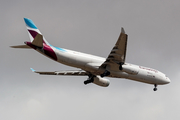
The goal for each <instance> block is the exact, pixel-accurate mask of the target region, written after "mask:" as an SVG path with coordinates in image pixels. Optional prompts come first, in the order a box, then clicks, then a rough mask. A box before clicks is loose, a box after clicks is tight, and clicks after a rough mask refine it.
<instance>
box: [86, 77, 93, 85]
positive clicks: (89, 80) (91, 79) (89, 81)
mask: <svg viewBox="0 0 180 120" xmlns="http://www.w3.org/2000/svg"><path fill="white" fill-rule="evenodd" d="M92 82H94V76H89V78H88V80H86V81H84V84H85V85H87V84H89V83H92Z"/></svg>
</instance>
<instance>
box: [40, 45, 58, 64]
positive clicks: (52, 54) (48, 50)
mask: <svg viewBox="0 0 180 120" xmlns="http://www.w3.org/2000/svg"><path fill="white" fill-rule="evenodd" d="M43 46H44V47H43V50H44V53H45V54H46V55H48V56H49V57H51V58H52V59H53V60H55V61H57V56H56V54H55V52H54V51H53V49H52V48H51V47H50V46H48V45H46V44H43Z"/></svg>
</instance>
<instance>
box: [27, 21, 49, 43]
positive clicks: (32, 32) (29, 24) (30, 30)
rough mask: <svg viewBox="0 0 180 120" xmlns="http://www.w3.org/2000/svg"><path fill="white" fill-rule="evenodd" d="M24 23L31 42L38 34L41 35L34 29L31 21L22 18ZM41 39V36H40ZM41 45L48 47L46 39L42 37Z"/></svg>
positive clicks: (34, 26)
mask: <svg viewBox="0 0 180 120" xmlns="http://www.w3.org/2000/svg"><path fill="white" fill-rule="evenodd" d="M24 21H25V23H26V27H27V30H28V34H29V37H30V40H31V42H33V40H34V39H35V38H36V36H37V35H38V34H40V35H42V34H41V32H40V31H39V29H38V28H37V27H36V25H35V24H34V23H33V21H32V20H31V19H28V18H24ZM42 37H43V36H42ZM43 43H45V44H47V45H50V44H49V43H48V42H47V41H46V39H45V38H44V37H43Z"/></svg>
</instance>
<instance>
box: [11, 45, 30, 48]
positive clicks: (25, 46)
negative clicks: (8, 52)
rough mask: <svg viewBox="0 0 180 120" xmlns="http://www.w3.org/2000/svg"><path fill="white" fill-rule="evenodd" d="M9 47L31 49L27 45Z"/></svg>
mask: <svg viewBox="0 0 180 120" xmlns="http://www.w3.org/2000/svg"><path fill="white" fill-rule="evenodd" d="M10 47H12V48H31V47H29V46H27V45H16V46H10Z"/></svg>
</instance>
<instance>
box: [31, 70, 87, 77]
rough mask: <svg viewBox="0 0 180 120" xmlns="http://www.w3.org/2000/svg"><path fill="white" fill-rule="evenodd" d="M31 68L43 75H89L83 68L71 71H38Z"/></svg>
mask: <svg viewBox="0 0 180 120" xmlns="http://www.w3.org/2000/svg"><path fill="white" fill-rule="evenodd" d="M31 70H32V71H33V72H35V73H39V74H41V75H72V76H87V75H89V73H88V72H86V71H83V70H71V71H54V72H46V71H36V70H34V69H32V68H31Z"/></svg>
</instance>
